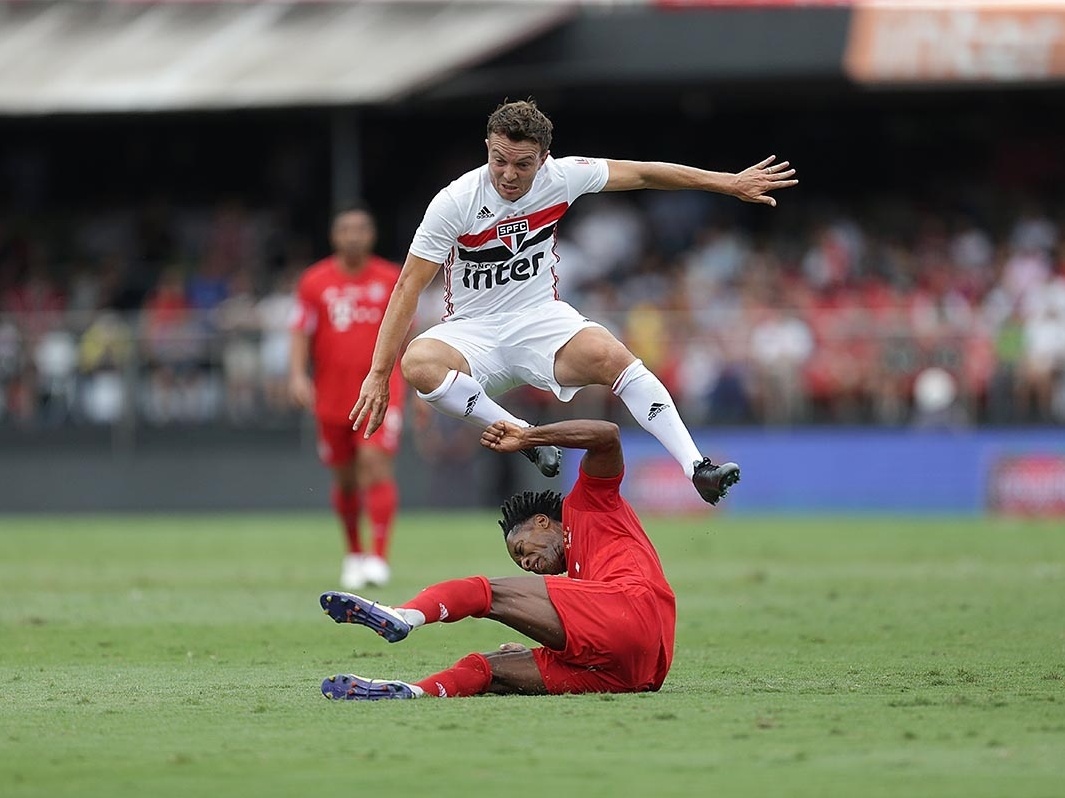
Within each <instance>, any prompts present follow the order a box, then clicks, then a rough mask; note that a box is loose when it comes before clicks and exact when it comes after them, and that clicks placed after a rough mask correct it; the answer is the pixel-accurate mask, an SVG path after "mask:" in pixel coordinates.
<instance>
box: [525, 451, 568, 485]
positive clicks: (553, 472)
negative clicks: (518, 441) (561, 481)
mask: <svg viewBox="0 0 1065 798" xmlns="http://www.w3.org/2000/svg"><path fill="white" fill-rule="evenodd" d="M518 453H519V454H521V455H522V456H523V457H524V458H525V459H526V460H528V461H529V462H530V463H532V464H533V465H534V466H536V467H537V468H539V469H540V473H541V474H543V475H544V476H545V477H557V476H558V472H559V469H560V468H561V467H562V450H561V449H559V448H558V447H557V446H530V447H529V448H528V449H519V450H518Z"/></svg>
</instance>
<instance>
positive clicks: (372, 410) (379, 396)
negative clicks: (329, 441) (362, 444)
mask: <svg viewBox="0 0 1065 798" xmlns="http://www.w3.org/2000/svg"><path fill="white" fill-rule="evenodd" d="M388 397H389V392H388V377H384V378H381V377H376V376H374V375H373V374H371V375H369V376H368V377H367V378H366V379H365V380H363V381H362V389H361V390H360V391H359V399H358V401H357V402H355V406H354V407H353V408H351V412H350V413H348V418H349V419H350V420H351V421H352V422H354V423H352V425H351V428H352V429H353V430H358V429H359V427H361V426H362V425H363V422H366V431H365V432H364V433H363V435H362V437H364V438H369V437H370V436H371V435H373V434H374V433H375V432H377V428H378V427H380V426H381V424H382V422H384V420H385V411H386V410H388Z"/></svg>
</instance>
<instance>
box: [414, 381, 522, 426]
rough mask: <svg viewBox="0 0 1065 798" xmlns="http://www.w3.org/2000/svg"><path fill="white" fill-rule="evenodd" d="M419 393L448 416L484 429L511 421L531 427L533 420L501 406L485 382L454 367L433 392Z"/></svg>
mask: <svg viewBox="0 0 1065 798" xmlns="http://www.w3.org/2000/svg"><path fill="white" fill-rule="evenodd" d="M418 396H420V397H421V398H422V399H424V400H425V401H426V402H428V403H429V404H431V405H432V406H433V407H435V408H436V409H437V410H439V411H440V412H441V413H443V414H444V415H446V416H451V417H452V418H460V419H464V420H466V421H469V422H470V423H471V424H476V425H478V426H480V427H482V428H484V427H487V426H488V425H489V424H494V423H495V422H497V421H509V422H510V423H511V424H517V425H518V426H519V427H527V426H529V422H527V421H523V420H522V419H520V418H518V417H517V416H515V415H513V414H511V413H509V412H508V411H506V410H504V409H503V408H502V407H500V406H499V405H497V404H496V403H495V402H494V401H493V400H492V397H490V396H489V395H488V394H486V393H485V392H484V388H482V387H481V383H479V382H477V380H475V379H474V378H473V377H471V376H470V375H469V374H465V373H463V372H461V371H456V370H454V369H452V370H451V371H449V372H448V373H447V376H446V377H444V381H443V382H442V383H440V385H438V386H437V387H436V389H435V390H434V391H433V392H432V393H422V392H421V391H418Z"/></svg>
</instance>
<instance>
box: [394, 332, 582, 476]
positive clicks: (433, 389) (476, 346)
mask: <svg viewBox="0 0 1065 798" xmlns="http://www.w3.org/2000/svg"><path fill="white" fill-rule="evenodd" d="M444 326H445V325H437V327H433V328H432V329H430V330H427V331H426V332H425V333H423V334H422V335H420V336H418V337H417V338H415V339H414V340H413V341H411V342H410V344H408V345H407V350H406V352H404V353H403V359H402V361H401V367H402V369H403V376H404V378H405V379H406V380H407V382H408V383H410V385H411V386H412V387H413V388H414V389H415V390H417V391H418V396H419V397H421V398H422V399H424V400H425V401H426V402H428V403H429V404H430V405H432V406H433V407H434V408H435V409H436V410H438V411H440V412H441V413H443V414H444V415H448V416H451V417H452V418H457V419H462V420H464V421H468V422H470V423H472V424H474V425H476V426H477V427H479V428H481V429H484V428H485V427H487V426H488V425H489V424H494V423H495V422H496V421H509V422H510V423H511V424H517V425H518V426H521V427H527V426H529V422H527V421H525V420H524V419H521V418H518V417H517V416H515V415H514V414H513V413H511V412H510V411H508V410H506V409H505V408H503V407H502V406H501V405H499V404H498V403H496V401H495V400H494V399H492V397H491V396H489V393H488V391H487V390H486V389H485V387H484V386H483V385H481V383H480V382H479V381H478V380H477V379H475V378H474V377H473V376H472V375H473V374H474V370H473V368H472V367H471V365H470V362H469V361H470V360H476V359H478V358H482V359H483V358H491V356H492V335H491V334H490V333H488V332H481V333H478V331H477V330H475V329H473V325H467V324H463V322H450V323H449V324H448V325H447V327H449V328H451V329H446V330H445V329H443V327H444ZM444 337H447V338H448V340H447V341H444V340H441V338H444ZM459 347H462V349H463V350H465V351H460V349H459ZM494 370H495V369H493V368H492V367H488V368H482V369H478V373H491V372H492V371H494ZM522 454H524V455H525V456H526V457H527V458H528V459H529V460H530V461H531V462H532V463H533V464H534V465H536V467H537V468H539V469H540V471H541V473H543V474H544V475H545V476H548V477H553V476H555V475H557V474H558V472H559V465H560V462H561V452H560V451H559V450H558V449H557V448H555V447H553V446H545V447H540V448H533V449H529V450H528V451H526V452H522Z"/></svg>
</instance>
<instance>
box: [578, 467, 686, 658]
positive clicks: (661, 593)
mask: <svg viewBox="0 0 1065 798" xmlns="http://www.w3.org/2000/svg"><path fill="white" fill-rule="evenodd" d="M621 478H622V474H618V475H617V476H616V477H608V478H603V477H592V476H588V475H587V474H585V473H584V469H583V468H582V469H580V472H579V474H578V476H577V482H576V484H575V485H574V486H573V490H571V491H570V492H569V495H567V496H566V497H565V499H564V500H563V502H562V530H563V535H564V536H565V538H564V541H565V553H566V570H567V571H568V576H569V577H570V578H571V579H577V580H588V581H597V582H611V583H620V584H624V583H626V582H629V583H634V584H638V585H641V586H645V587H647V588H648V589H650V590H651V592H652V593H653V594H654V596H655V606H656V607H657V609H658V615H659V621H660V624H661V628H662V649H661V651H660V652H659V662H660V673H661V674H662V676H663V678H664V676H665V673H666V672H667V671H668V670H669V666H670V664H671V663H672V661H673V642H674V637H675V634H676V625H677V601H676V597H675V596H674V595H673V590H672V589H671V588H670V586H669V583H668V582H667V581H666V575H665V573H664V572H663V571H662V563H661V561H660V560H659V559H658V553H657V552H656V551H655V548H654V546H653V545H652V544H651V541H650V539H649V538H648V537H647V533H646V532H644V530H643V525H642V524H641V523H640V519H639V518H638V517H637V516H636V512H635V510H633V509H632V505H630V504H629V503H628V502H627V501H625V499H624V498H622V496H621Z"/></svg>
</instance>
